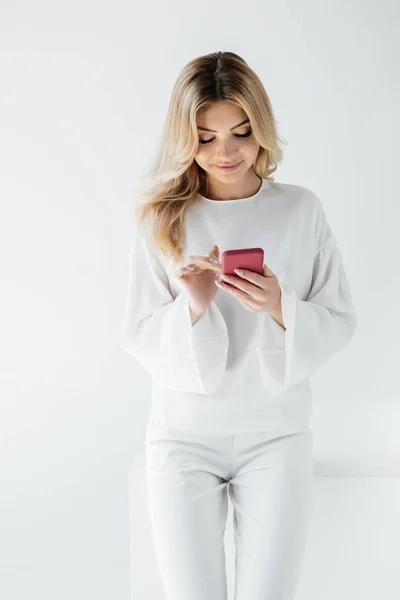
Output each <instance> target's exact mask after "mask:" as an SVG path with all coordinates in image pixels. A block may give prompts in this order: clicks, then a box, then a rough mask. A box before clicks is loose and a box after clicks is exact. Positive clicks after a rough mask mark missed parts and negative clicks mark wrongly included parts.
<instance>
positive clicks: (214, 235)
mask: <svg viewBox="0 0 400 600" xmlns="http://www.w3.org/2000/svg"><path fill="white" fill-rule="evenodd" d="M185 240H186V243H185V248H184V255H183V257H182V259H181V260H180V261H179V266H181V265H184V264H188V257H189V255H203V254H206V253H207V252H208V251H209V250H210V249H211V248H212V246H213V245H214V244H216V245H218V246H219V250H220V257H221V255H222V252H223V251H224V250H230V249H234V248H250V247H261V248H263V249H264V263H265V264H266V265H267V266H268V267H269V268H270V269H271V270H272V272H273V273H274V274H275V275H276V276H277V278H278V281H279V284H280V286H281V290H282V316H283V321H284V323H285V327H286V331H285V329H284V328H283V327H281V326H280V325H279V324H278V323H277V322H276V321H274V319H273V318H272V317H271V316H270V315H269V314H268V313H266V312H249V311H248V310H247V309H246V308H245V307H244V306H243V305H242V304H241V303H240V301H239V300H238V299H237V298H235V297H234V296H233V295H231V294H229V292H226V291H224V290H222V289H219V288H218V289H217V294H216V296H215V298H214V300H213V301H212V302H211V304H210V305H209V306H208V308H207V310H206V311H205V312H204V313H203V315H202V316H201V317H200V319H199V320H198V321H197V322H196V323H195V324H194V325H193V326H192V324H191V318H190V312H189V305H188V296H187V293H186V291H185V288H184V287H183V285H182V284H181V283H180V282H179V279H178V278H177V277H176V275H175V268H176V266H177V263H174V264H173V263H172V262H171V260H170V259H168V257H165V256H164V255H163V254H162V253H161V252H160V251H159V250H158V249H156V250H155V249H154V247H153V246H152V245H151V243H150V235H149V229H148V226H145V227H144V228H143V229H142V230H140V232H139V233H138V232H137V230H136V231H135V234H134V236H133V241H132V244H131V249H130V259H129V284H128V292H127V298H126V306H125V314H124V319H123V325H122V338H121V347H122V348H123V349H124V350H126V351H127V352H128V353H129V354H131V355H132V356H133V357H134V358H135V359H137V360H138V361H139V362H140V363H141V364H142V365H143V367H144V368H145V369H146V370H147V371H148V372H149V373H150V374H151V376H152V399H151V409H150V411H149V412H150V418H151V419H152V420H154V421H156V422H159V423H160V424H162V425H166V426H168V427H169V428H172V429H174V430H176V431H187V432H192V433H203V434H209V435H211V434H215V435H233V434H239V433H252V432H257V431H266V430H274V431H275V430H285V431H287V430H292V431H297V430H301V429H304V428H307V427H309V428H311V429H312V426H311V423H312V402H311V397H312V392H311V386H310V381H309V377H310V376H311V375H313V374H314V373H315V372H316V371H317V370H318V369H319V368H320V367H322V365H323V364H324V363H326V361H327V360H328V359H329V358H330V357H331V356H332V355H333V354H335V353H336V352H339V351H340V350H342V348H344V347H345V346H346V344H347V343H348V342H349V340H350V339H351V338H352V336H353V334H354V331H355V329H356V324H357V316H356V313H355V308H354V305H353V301H352V297H351V292H350V288H349V283H348V280H347V278H346V274H345V271H344V267H343V263H342V259H341V255H340V250H339V248H338V244H337V241H336V239H335V237H334V235H333V234H332V231H331V229H330V227H329V224H328V223H327V219H326V215H325V212H324V209H323V207H322V204H321V202H320V200H319V199H318V197H317V196H316V195H315V194H314V193H313V192H312V191H311V190H309V189H307V188H304V187H301V186H298V185H289V184H283V183H276V182H272V181H269V180H267V179H263V182H262V185H261V188H260V189H259V191H258V192H257V193H256V194H255V195H253V196H251V197H249V198H242V199H237V200H223V201H219V200H211V199H208V198H205V197H203V196H200V195H199V196H198V198H197V199H196V201H194V202H193V204H192V205H191V206H190V207H189V209H188V211H187V213H186V218H185Z"/></svg>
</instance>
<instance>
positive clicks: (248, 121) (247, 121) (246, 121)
mask: <svg viewBox="0 0 400 600" xmlns="http://www.w3.org/2000/svg"><path fill="white" fill-rule="evenodd" d="M245 123H250V119H245V120H244V121H242V122H241V123H239V124H238V125H235V127H231V128H230V130H229V131H232V130H233V129H236V128H237V127H240V126H241V125H244V124H245ZM197 129H202V130H203V131H212V132H213V133H217V132H216V130H215V129H207V127H199V126H197Z"/></svg>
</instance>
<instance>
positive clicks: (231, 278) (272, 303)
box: [215, 264, 281, 318]
mask: <svg viewBox="0 0 400 600" xmlns="http://www.w3.org/2000/svg"><path fill="white" fill-rule="evenodd" d="M239 271H241V272H239ZM235 273H237V274H238V277H237V276H235V275H223V274H222V273H221V281H219V282H215V283H216V284H217V285H219V286H220V287H221V289H223V290H224V291H226V292H228V293H229V294H232V296H235V297H236V298H237V299H238V300H239V302H241V303H242V304H243V306H244V307H245V308H246V309H247V310H248V311H250V312H267V313H270V314H271V315H272V316H274V318H275V316H276V315H281V287H280V285H279V282H278V279H277V277H276V276H275V275H274V274H273V272H272V271H271V269H269V268H268V267H267V265H265V264H264V266H263V272H262V275H260V274H259V273H255V272H254V271H248V270H247V269H241V270H239V269H235ZM222 280H223V281H222Z"/></svg>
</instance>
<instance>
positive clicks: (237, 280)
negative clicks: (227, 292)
mask: <svg viewBox="0 0 400 600" xmlns="http://www.w3.org/2000/svg"><path fill="white" fill-rule="evenodd" d="M221 279H222V281H223V282H224V283H225V282H226V283H228V284H230V285H233V286H234V287H235V288H237V289H239V290H241V291H242V292H244V293H245V295H246V296H247V299H249V298H254V299H255V300H262V299H263V296H262V292H264V289H263V288H260V287H258V286H257V285H255V284H253V283H249V282H247V281H245V280H244V279H242V278H241V277H236V276H235V275H221ZM260 292H261V293H260Z"/></svg>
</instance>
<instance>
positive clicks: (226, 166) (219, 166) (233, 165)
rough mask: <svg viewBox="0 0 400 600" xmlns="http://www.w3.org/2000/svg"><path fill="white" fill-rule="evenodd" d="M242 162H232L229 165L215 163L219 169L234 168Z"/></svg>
mask: <svg viewBox="0 0 400 600" xmlns="http://www.w3.org/2000/svg"><path fill="white" fill-rule="evenodd" d="M241 163H242V161H239V162H237V163H230V164H227V165H215V166H216V167H218V169H233V168H235V167H238V166H239V165H240V164H241Z"/></svg>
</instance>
